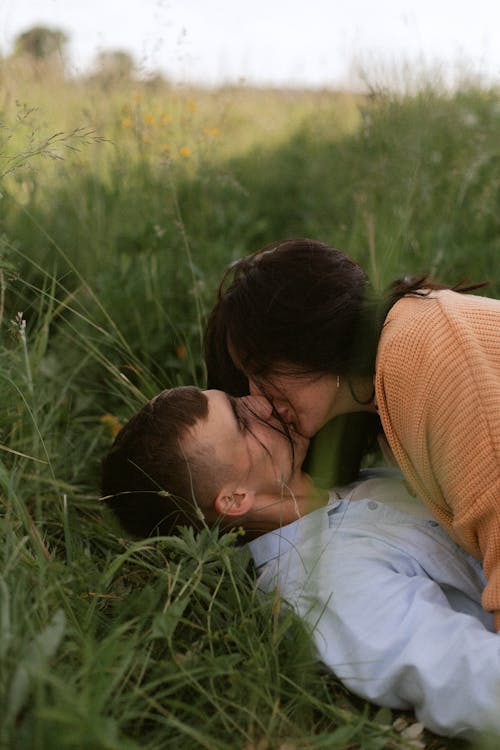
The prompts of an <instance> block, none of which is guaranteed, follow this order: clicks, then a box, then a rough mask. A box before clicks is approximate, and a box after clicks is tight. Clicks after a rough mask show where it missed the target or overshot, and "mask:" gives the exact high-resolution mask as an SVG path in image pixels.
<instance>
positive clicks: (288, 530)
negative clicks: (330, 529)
mask: <svg viewBox="0 0 500 750" xmlns="http://www.w3.org/2000/svg"><path fill="white" fill-rule="evenodd" d="M341 502H342V498H339V497H338V494H337V493H334V492H333V491H332V492H330V494H329V499H328V503H327V504H326V505H324V506H323V507H322V508H318V509H317V510H313V511H312V512H311V513H307V514H306V515H305V516H302V518H299V519H297V521H293V522H292V523H288V524H287V525H286V526H280V527H279V528H278V529H274V530H273V531H269V532H268V533H267V534H262V536H259V537H257V539H253V540H252V541H251V542H249V543H248V548H249V550H250V553H251V555H252V557H253V559H254V561H255V564H256V566H257V567H260V566H261V565H265V564H266V563H268V562H269V561H270V560H273V559H275V558H277V557H279V556H280V555H281V554H283V553H284V552H286V551H287V549H288V548H289V547H290V546H291V547H295V546H296V545H297V544H298V542H299V540H300V541H304V540H305V539H307V538H308V537H309V536H311V534H314V533H317V532H318V529H322V528H324V526H325V524H327V523H328V513H330V512H331V511H332V510H335V509H336V508H338V507H339V505H340V504H341Z"/></svg>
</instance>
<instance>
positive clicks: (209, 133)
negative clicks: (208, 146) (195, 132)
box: [203, 128, 220, 138]
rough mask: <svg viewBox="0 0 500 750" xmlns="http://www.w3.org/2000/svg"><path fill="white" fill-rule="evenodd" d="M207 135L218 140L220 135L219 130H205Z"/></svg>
mask: <svg viewBox="0 0 500 750" xmlns="http://www.w3.org/2000/svg"><path fill="white" fill-rule="evenodd" d="M203 132H204V133H205V135H211V136H212V138H217V137H218V136H219V135H220V130H219V128H203Z"/></svg>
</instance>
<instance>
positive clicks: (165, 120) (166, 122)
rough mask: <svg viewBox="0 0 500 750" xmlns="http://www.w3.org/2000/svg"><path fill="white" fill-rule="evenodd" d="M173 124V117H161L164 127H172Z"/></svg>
mask: <svg viewBox="0 0 500 750" xmlns="http://www.w3.org/2000/svg"><path fill="white" fill-rule="evenodd" d="M171 122H172V115H162V116H161V124H162V125H170V123H171Z"/></svg>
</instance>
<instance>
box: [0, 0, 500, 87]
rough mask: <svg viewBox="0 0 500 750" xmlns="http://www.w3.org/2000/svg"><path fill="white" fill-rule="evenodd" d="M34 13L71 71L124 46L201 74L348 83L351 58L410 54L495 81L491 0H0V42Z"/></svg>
mask: <svg viewBox="0 0 500 750" xmlns="http://www.w3.org/2000/svg"><path fill="white" fill-rule="evenodd" d="M36 24H42V25H45V26H50V27H55V28H60V29H62V30H63V31H65V32H66V33H67V34H68V35H69V37H70V40H71V42H70V45H69V52H70V56H71V64H72V69H73V70H74V71H75V72H79V71H82V70H84V69H85V68H87V67H88V66H89V65H90V64H91V61H92V60H93V58H94V56H95V54H96V52H98V51H99V50H102V49H124V50H127V51H129V52H131V53H132V54H133V56H134V58H135V59H136V61H137V63H138V65H139V68H140V69H141V70H142V71H144V72H148V71H151V70H154V69H156V70H162V71H163V72H164V73H165V74H166V75H167V76H169V77H170V78H171V79H173V80H176V81H179V80H187V79H190V80H194V81H198V82H204V83H209V84H218V83H223V82H237V81H239V80H241V79H244V80H246V81H247V82H248V83H260V84H275V85H286V84H292V85H306V86H323V85H326V86H337V85H350V84H352V82H353V79H352V70H353V65H356V64H359V63H361V65H362V66H363V67H364V68H365V69H366V70H367V71H368V75H369V76H370V75H374V76H375V75H376V71H377V69H380V70H381V69H382V68H383V67H385V68H387V67H390V66H392V65H395V66H396V68H398V69H399V68H401V66H402V64H403V63H404V62H406V63H413V62H414V61H415V60H418V61H419V64H420V65H425V66H431V65H433V64H434V63H438V62H439V63H442V65H443V68H444V70H445V73H446V71H448V72H449V71H450V70H451V69H453V70H455V71H456V69H457V66H465V67H466V68H467V69H468V70H470V71H471V72H475V73H479V74H481V73H482V74H484V75H485V76H486V77H488V78H489V80H490V81H492V80H493V81H495V82H496V81H500V43H499V41H498V35H499V30H500V0H475V2H471V0H467V2H466V1H465V0H244V2H243V0H0V52H1V53H3V54H8V53H9V52H10V51H11V49H12V42H13V39H14V38H15V36H16V35H17V34H19V33H20V32H22V31H25V30H26V29H28V28H30V27H32V26H34V25H36ZM374 71H375V72H374Z"/></svg>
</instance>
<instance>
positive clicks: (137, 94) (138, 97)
mask: <svg viewBox="0 0 500 750" xmlns="http://www.w3.org/2000/svg"><path fill="white" fill-rule="evenodd" d="M134 100H135V101H136V102H140V101H142V93H141V92H140V91H136V92H135V94H134Z"/></svg>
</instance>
